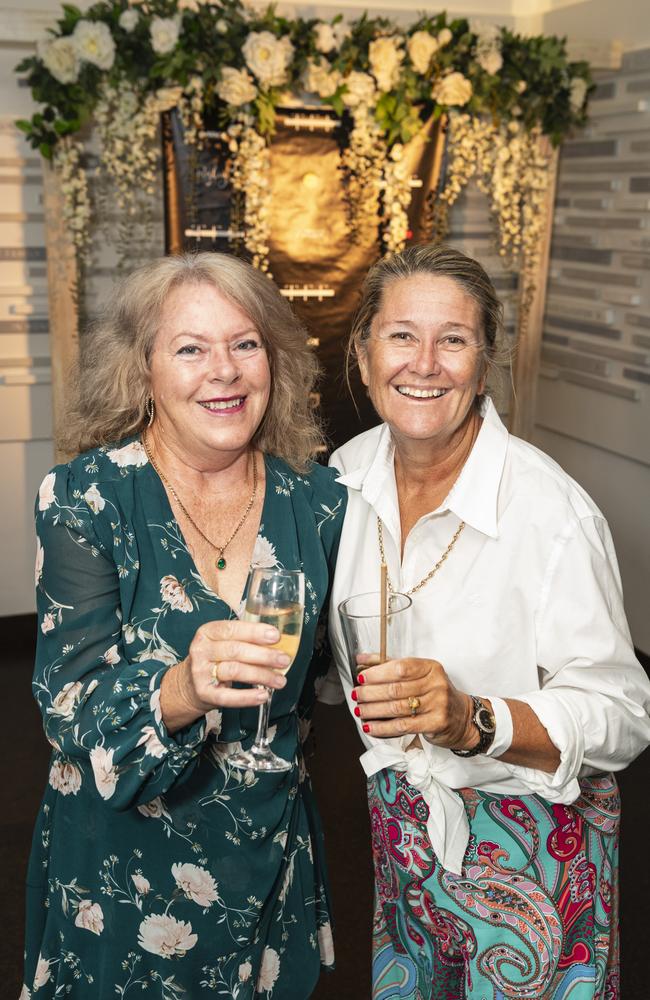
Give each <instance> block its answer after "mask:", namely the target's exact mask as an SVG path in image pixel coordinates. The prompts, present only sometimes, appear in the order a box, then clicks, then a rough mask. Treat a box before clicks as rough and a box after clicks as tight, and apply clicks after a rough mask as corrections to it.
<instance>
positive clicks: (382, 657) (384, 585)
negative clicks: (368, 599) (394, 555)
mask: <svg viewBox="0 0 650 1000" xmlns="http://www.w3.org/2000/svg"><path fill="white" fill-rule="evenodd" d="M379 594H380V610H379V662H380V663H385V662H386V623H387V617H386V610H387V608H386V605H387V598H388V567H387V566H386V563H384V562H383V563H382V564H381V567H380V586H379Z"/></svg>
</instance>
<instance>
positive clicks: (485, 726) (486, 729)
mask: <svg viewBox="0 0 650 1000" xmlns="http://www.w3.org/2000/svg"><path fill="white" fill-rule="evenodd" d="M470 698H471V699H472V701H473V703H474V714H473V715H472V722H473V723H474V725H475V726H476V728H477V729H478V736H479V740H478V743H477V745H476V746H475V747H472V749H471V750H452V751H451V752H452V753H455V754H456V756H457V757H476V756H477V755H478V754H480V753H486V752H487V751H488V750H489V749H490V747H491V746H492V743H493V742H494V734H495V733H496V731H497V723H496V719H495V718H494V715H493V714H492V712H491V711H490V709H489V708H488V707H487V705H486V704H485V703H484V702H482V701H481V699H480V698H478V697H477V696H476V695H475V694H471V695H470Z"/></svg>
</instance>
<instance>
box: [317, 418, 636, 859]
mask: <svg viewBox="0 0 650 1000" xmlns="http://www.w3.org/2000/svg"><path fill="white" fill-rule="evenodd" d="M482 415H483V423H482V425H481V429H480V431H479V434H478V437H477V439H476V442H475V443H474V447H473V449H472V451H471V453H470V455H469V458H468V459H467V461H466V463H465V465H464V467H463V469H462V471H461V473H460V475H459V477H458V479H457V481H456V483H455V485H454V487H453V489H452V491H451V492H450V494H449V496H448V497H447V498H446V500H445V501H444V502H443V503H442V504H441V505H440V507H439V508H438V509H437V510H435V511H433V512H432V513H430V514H426V515H425V516H424V517H421V518H420V520H419V521H418V522H417V524H415V526H414V527H413V528H412V529H411V531H410V533H409V535H408V538H407V539H406V543H405V545H404V553H403V557H402V558H401V559H400V550H401V532H400V516H399V507H398V500H397V489H396V484H395V474H394V461H393V459H394V448H393V443H392V439H391V435H390V431H389V429H388V427H387V426H386V425H380V426H379V427H374V428H372V429H371V430H369V431H366V432H365V433H363V434H360V435H359V436H358V437H356V438H354V439H353V440H352V441H349V442H348V443H347V444H346V445H344V446H343V447H342V448H340V449H339V450H338V451H336V452H335V453H334V455H333V456H332V459H331V464H332V465H334V466H335V467H336V468H337V469H339V470H340V471H341V473H342V475H341V476H340V478H339V482H340V483H343V484H344V485H346V486H347V487H348V490H349V501H348V508H347V513H346V516H345V523H344V527H343V534H342V537H341V543H340V548H339V555H338V563H337V567H336V576H335V579H334V584H333V593H332V605H331V614H330V634H331V640H332V645H333V650H334V655H335V660H336V664H337V667H338V672H339V677H340V681H341V683H342V687H343V692H344V695H345V697H346V700H347V703H348V706H349V707H350V710H351V711H352V709H353V708H354V703H353V702H352V701H351V700H350V691H351V688H352V677H351V672H350V668H349V664H348V658H347V654H346V649H345V641H344V638H343V633H342V630H341V625H340V621H339V616H338V612H337V608H338V606H339V604H340V602H341V601H343V600H344V599H345V598H346V597H349V596H350V595H352V594H361V593H365V592H366V591H372V590H378V589H379V564H380V555H379V546H378V539H377V517H378V516H379V517H380V518H381V520H382V522H383V524H384V532H383V534H384V549H385V553H386V560H387V563H388V572H389V575H390V578H391V582H392V584H393V587H394V589H395V590H400V591H403V592H405V591H408V590H410V589H411V588H412V587H413V586H415V585H416V584H417V583H419V581H420V580H421V579H423V577H425V576H426V575H427V573H428V572H429V571H430V569H431V568H432V566H434V565H435V563H436V562H437V561H438V559H439V558H440V555H441V554H442V553H443V552H444V551H445V549H446V547H447V545H448V544H449V542H450V540H451V538H452V536H453V534H454V532H455V531H456V529H457V527H458V525H459V523H460V521H461V520H462V521H465V525H466V526H465V529H464V531H463V532H462V533H461V535H460V537H459V539H458V541H457V542H456V544H455V546H454V548H453V549H452V551H451V553H450V554H449V556H448V558H447V559H446V561H445V562H444V563H443V565H442V566H441V568H440V569H439V571H438V572H437V573H436V574H435V576H434V577H433V578H432V579H431V580H430V581H429V582H428V583H427V584H426V586H424V587H423V588H422V589H421V590H419V591H417V592H416V593H414V594H413V595H412V600H413V605H412V608H411V609H410V610H409V611H407V612H406V614H407V615H408V616H409V622H408V628H407V638H406V639H405V648H404V656H415V657H425V658H427V659H435V660H438V661H439V662H440V663H442V665H443V667H444V669H445V670H446V672H447V674H448V675H449V677H450V679H451V681H452V683H453V684H454V685H455V686H456V687H458V688H459V689H460V690H462V691H465V692H467V693H470V694H477V695H482V696H484V697H486V698H497V699H498V698H517V699H519V700H520V701H524V702H527V703H528V704H529V705H530V706H531V708H532V709H533V710H534V712H535V713H536V714H537V716H538V717H539V719H540V721H541V722H542V724H543V725H544V726H545V727H546V730H547V731H548V734H549V737H550V739H551V741H552V742H553V743H554V744H555V746H556V747H557V748H558V749H559V751H560V753H561V763H560V765H559V767H558V769H557V771H556V772H555V773H553V774H549V773H547V772H544V771H541V770H536V769H533V768H527V767H520V766H518V765H516V764H506V763H504V762H502V761H500V760H498V759H496V758H494V757H491V756H485V755H480V756H476V757H472V758H469V759H463V758H460V757H457V756H455V755H454V754H452V753H451V751H450V750H447V749H444V748H441V747H435V746H433V745H431V744H429V743H426V742H424V741H423V746H422V748H421V749H418V750H408V751H407V749H406V748H407V747H408V745H409V744H410V743H411V742H412V736H408V737H402V738H398V739H382V740H379V739H373V738H372V737H371V736H367V735H366V734H364V733H363V732H362V730H361V722H360V720H357V719H355V722H357V725H358V728H359V734H360V736H361V739H362V740H363V743H364V745H365V746H366V748H367V749H366V753H364V754H363V756H362V757H361V762H362V764H363V766H364V769H365V770H366V773H367V774H368V775H370V774H374V773H376V772H377V771H379V770H381V769H382V768H383V767H388V766H393V767H395V768H396V769H399V770H405V771H406V774H407V778H408V780H409V781H410V782H411V784H414V785H415V786H416V787H418V788H419V789H420V790H421V792H422V794H423V796H424V798H425V801H426V802H427V804H428V806H429V812H430V818H429V834H430V836H431V841H432V845H433V847H434V849H435V850H436V853H437V854H438V856H439V857H440V859H441V861H442V862H443V864H444V865H445V867H446V868H448V869H450V870H451V871H455V872H457V873H460V871H461V865H462V859H463V856H464V853H465V849H466V847H467V840H468V835H469V831H468V826H467V820H466V817H465V810H464V807H463V803H462V800H461V798H460V796H459V795H458V794H457V793H456V792H455V791H454V789H457V788H464V787H475V788H481V789H483V790H484V791H487V792H492V793H496V794H503V795H510V794H515V795H517V794H526V793H531V792H536V793H538V794H539V795H541V796H543V797H544V798H545V799H547V800H549V801H551V802H564V803H570V802H573V801H575V799H576V798H577V797H578V795H579V794H580V789H579V786H578V781H577V779H578V777H579V776H580V775H581V774H589V773H593V772H594V771H610V770H614V771H616V770H620V769H621V768H623V767H625V766H626V764H628V763H629V762H630V761H631V760H633V759H634V757H636V756H637V755H638V754H639V753H640V752H641V751H642V750H643V749H644V747H645V746H646V745H647V744H648V743H650V718H649V716H648V713H649V711H650V683H649V682H648V678H647V677H646V674H645V672H644V671H643V669H642V667H641V666H640V664H639V663H638V661H637V660H636V657H635V655H634V649H633V646H632V642H631V639H630V633H629V630H628V626H627V622H626V619H625V613H624V610H623V599H622V592H621V582H620V577H619V573H618V567H617V563H616V556H615V553H614V548H613V544H612V540H611V536H610V532H609V529H608V526H607V523H606V521H605V519H604V517H603V515H602V514H601V512H600V511H599V510H598V508H597V507H596V506H595V504H594V503H593V501H592V500H591V499H590V497H589V496H587V494H586V493H585V492H584V490H582V489H581V487H580V486H578V484H577V483H575V482H574V481H573V480H572V479H571V478H570V477H569V476H567V475H566V473H564V472H563V471H562V469H561V468H560V467H559V466H558V465H556V463H555V462H554V461H552V459H550V458H549V457H548V456H547V455H544V454H543V453H542V452H540V451H538V450H537V449H536V448H534V447H533V446H532V445H530V444H527V443H526V442H524V441H521V440H519V439H518V438H514V437H511V436H510V435H509V434H508V432H507V430H506V428H505V427H504V426H503V424H502V422H501V420H500V418H499V416H498V414H497V412H496V410H495V409H494V406H493V404H492V402H491V401H490V400H484V401H483V403H482ZM337 688H338V690H337ZM321 700H324V701H330V702H332V701H337V700H338V701H340V700H341V695H340V687H339V686H338V684H336V685H335V683H334V678H332V677H330V680H329V681H328V683H327V684H326V686H325V689H324V690H323V691H322V692H321ZM353 718H354V716H353ZM497 738H498V737H497Z"/></svg>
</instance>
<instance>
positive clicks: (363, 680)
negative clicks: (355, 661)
mask: <svg viewBox="0 0 650 1000" xmlns="http://www.w3.org/2000/svg"><path fill="white" fill-rule="evenodd" d="M357 680H358V681H359V684H365V683H366V678H365V677H364V676H363V674H357Z"/></svg>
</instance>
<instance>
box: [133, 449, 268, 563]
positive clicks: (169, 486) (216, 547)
mask: <svg viewBox="0 0 650 1000" xmlns="http://www.w3.org/2000/svg"><path fill="white" fill-rule="evenodd" d="M142 446H143V448H144V450H145V452H146V455H147V458H148V459H149V461H150V462H151V465H152V466H153V468H154V469H155V470H156V472H157V473H158V475H159V476H160V479H161V481H162V482H163V483H164V484H165V486H166V487H167V489H168V490H169V492H170V493H171V495H172V496H173V498H174V500H175V501H176V503H177V504H178V506H179V507H180V509H181V510H182V511H183V514H184V515H185V517H186V518H187V520H188V521H189V522H190V524H191V525H192V527H193V528H194V530H195V531H197V532H198V534H199V535H200V536H201V538H202V539H203V540H204V541H205V542H207V543H208V545H209V546H210V547H211V548H213V549H214V550H215V552H217V553H218V558H217V560H216V561H215V566H216V567H217V569H219V570H222V569H225V568H226V566H227V565H228V563H227V562H226V560H225V559H224V556H223V554H224V552H225V551H226V549H227V548H228V546H229V545H230V543H231V542H232V540H233V538H234V537H235V535H236V534H237V532H238V531H239V529H240V528H241V526H242V525H243V523H244V521H245V520H246V518H247V517H248V515H249V514H250V512H251V509H252V507H253V504H254V503H255V497H256V496H257V461H256V458H255V453H253V492H252V493H251V498H250V500H249V501H248V503H247V504H246V509H245V510H244V513H243V514H242V516H241V517H240V519H239V521H238V522H237V524H236V525H235V527H234V529H233V531H231V533H230V538H229V539H228V541H227V542H224V543H223V545H219V544H218V543H217V542H213V541H212V539H211V538H208V536H207V535H206V533H205V532H204V531H201V529H200V528H199V526H198V524H197V523H196V521H195V520H194V518H193V517H192V515H191V514H190V512H189V511H188V509H187V507H185V505H184V503H183V501H182V500H181V498H180V497H179V495H178V493H177V492H176V490H175V489H174V487H173V486H172V484H171V483H170V481H169V479H167V476H166V475H165V474H164V472H163V471H162V470H161V469H160V467H159V466H158V465H157V464H156V462H155V460H154V457H153V455H152V454H151V451H150V450H149V445H148V443H147V436H146V434H143V435H142Z"/></svg>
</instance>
